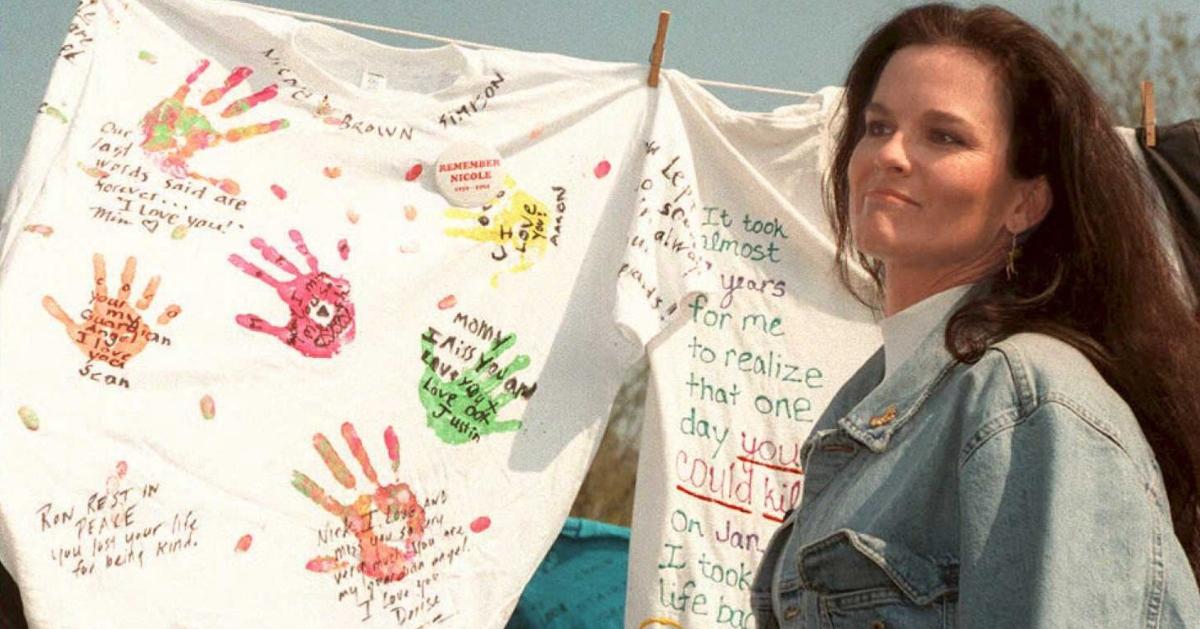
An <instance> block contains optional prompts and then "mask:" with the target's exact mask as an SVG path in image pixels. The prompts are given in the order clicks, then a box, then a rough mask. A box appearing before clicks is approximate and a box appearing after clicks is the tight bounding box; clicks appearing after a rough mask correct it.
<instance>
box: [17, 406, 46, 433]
mask: <svg viewBox="0 0 1200 629" xmlns="http://www.w3.org/2000/svg"><path fill="white" fill-rule="evenodd" d="M17 416H18V417H20V418H21V423H22V424H25V427H26V428H28V429H30V430H37V429H38V426H41V425H42V422H41V421H40V420H39V419H38V416H37V413H35V412H33V409H32V408H29V407H28V406H22V407H21V408H18V409H17Z"/></svg>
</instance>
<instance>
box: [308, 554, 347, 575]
mask: <svg viewBox="0 0 1200 629" xmlns="http://www.w3.org/2000/svg"><path fill="white" fill-rule="evenodd" d="M345 566H346V564H345V562H341V561H338V560H337V559H334V558H333V557H317V558H316V559H310V560H309V561H308V563H306V564H304V568H305V569H306V570H308V571H309V572H333V571H335V570H341V569H342V568H344V567H345Z"/></svg>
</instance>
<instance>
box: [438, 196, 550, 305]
mask: <svg viewBox="0 0 1200 629" xmlns="http://www.w3.org/2000/svg"><path fill="white" fill-rule="evenodd" d="M516 185H517V184H516V182H515V181H514V180H513V178H512V177H510V176H506V177H505V178H504V188H503V189H501V190H500V192H498V193H497V194H496V196H495V198H493V199H492V200H491V201H489V202H488V203H487V204H485V205H484V206H483V207H481V208H480V209H478V210H470V209H467V208H458V207H452V208H448V209H446V218H451V219H457V220H465V221H471V222H473V223H476V224H477V226H472V227H448V228H446V235H447V236H455V237H459V238H469V239H471V240H476V241H479V242H490V243H495V244H496V245H497V247H496V250H495V251H493V252H492V259H493V260H495V261H497V262H501V261H503V260H505V259H507V258H508V256H509V251H508V250H509V248H512V250H513V251H515V252H516V255H517V261H516V262H515V263H514V264H513V265H512V266H511V267H509V268H508V272H510V273H521V272H523V271H527V270H529V269H530V268H531V267H532V266H533V265H534V263H535V262H537V261H538V260H540V259H542V257H544V256H545V255H546V245H547V243H548V242H549V241H548V240H547V238H546V229H547V223H548V217H549V213H548V212H547V211H546V204H545V203H542V202H541V201H538V200H537V199H535V198H533V196H531V195H530V194H529V193H527V192H525V191H524V190H517V189H516ZM496 207H500V208H501V209H500V210H499V211H493V208H496ZM499 279H500V273H499V272H498V273H495V274H493V275H492V286H498V285H499Z"/></svg>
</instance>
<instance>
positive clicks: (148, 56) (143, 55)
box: [138, 50, 158, 65]
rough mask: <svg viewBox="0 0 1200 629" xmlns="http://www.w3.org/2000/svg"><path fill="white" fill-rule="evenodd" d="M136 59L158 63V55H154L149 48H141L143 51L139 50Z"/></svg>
mask: <svg viewBox="0 0 1200 629" xmlns="http://www.w3.org/2000/svg"><path fill="white" fill-rule="evenodd" d="M138 59H140V60H142V61H145V62H146V63H149V64H151V65H153V64H156V63H158V57H155V56H154V53H152V52H150V51H149V50H143V51H141V52H139V53H138Z"/></svg>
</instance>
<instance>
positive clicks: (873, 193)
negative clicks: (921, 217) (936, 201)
mask: <svg viewBox="0 0 1200 629" xmlns="http://www.w3.org/2000/svg"><path fill="white" fill-rule="evenodd" d="M867 196H869V197H875V198H876V199H881V200H884V201H890V202H892V203H904V204H908V205H913V206H916V207H920V206H921V204H920V203H917V202H916V201H914V200H912V198H911V197H908V196H906V195H905V194H904V193H902V192H900V191H898V190H892V189H891V188H874V189H872V190H870V191H868V192H867Z"/></svg>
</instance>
